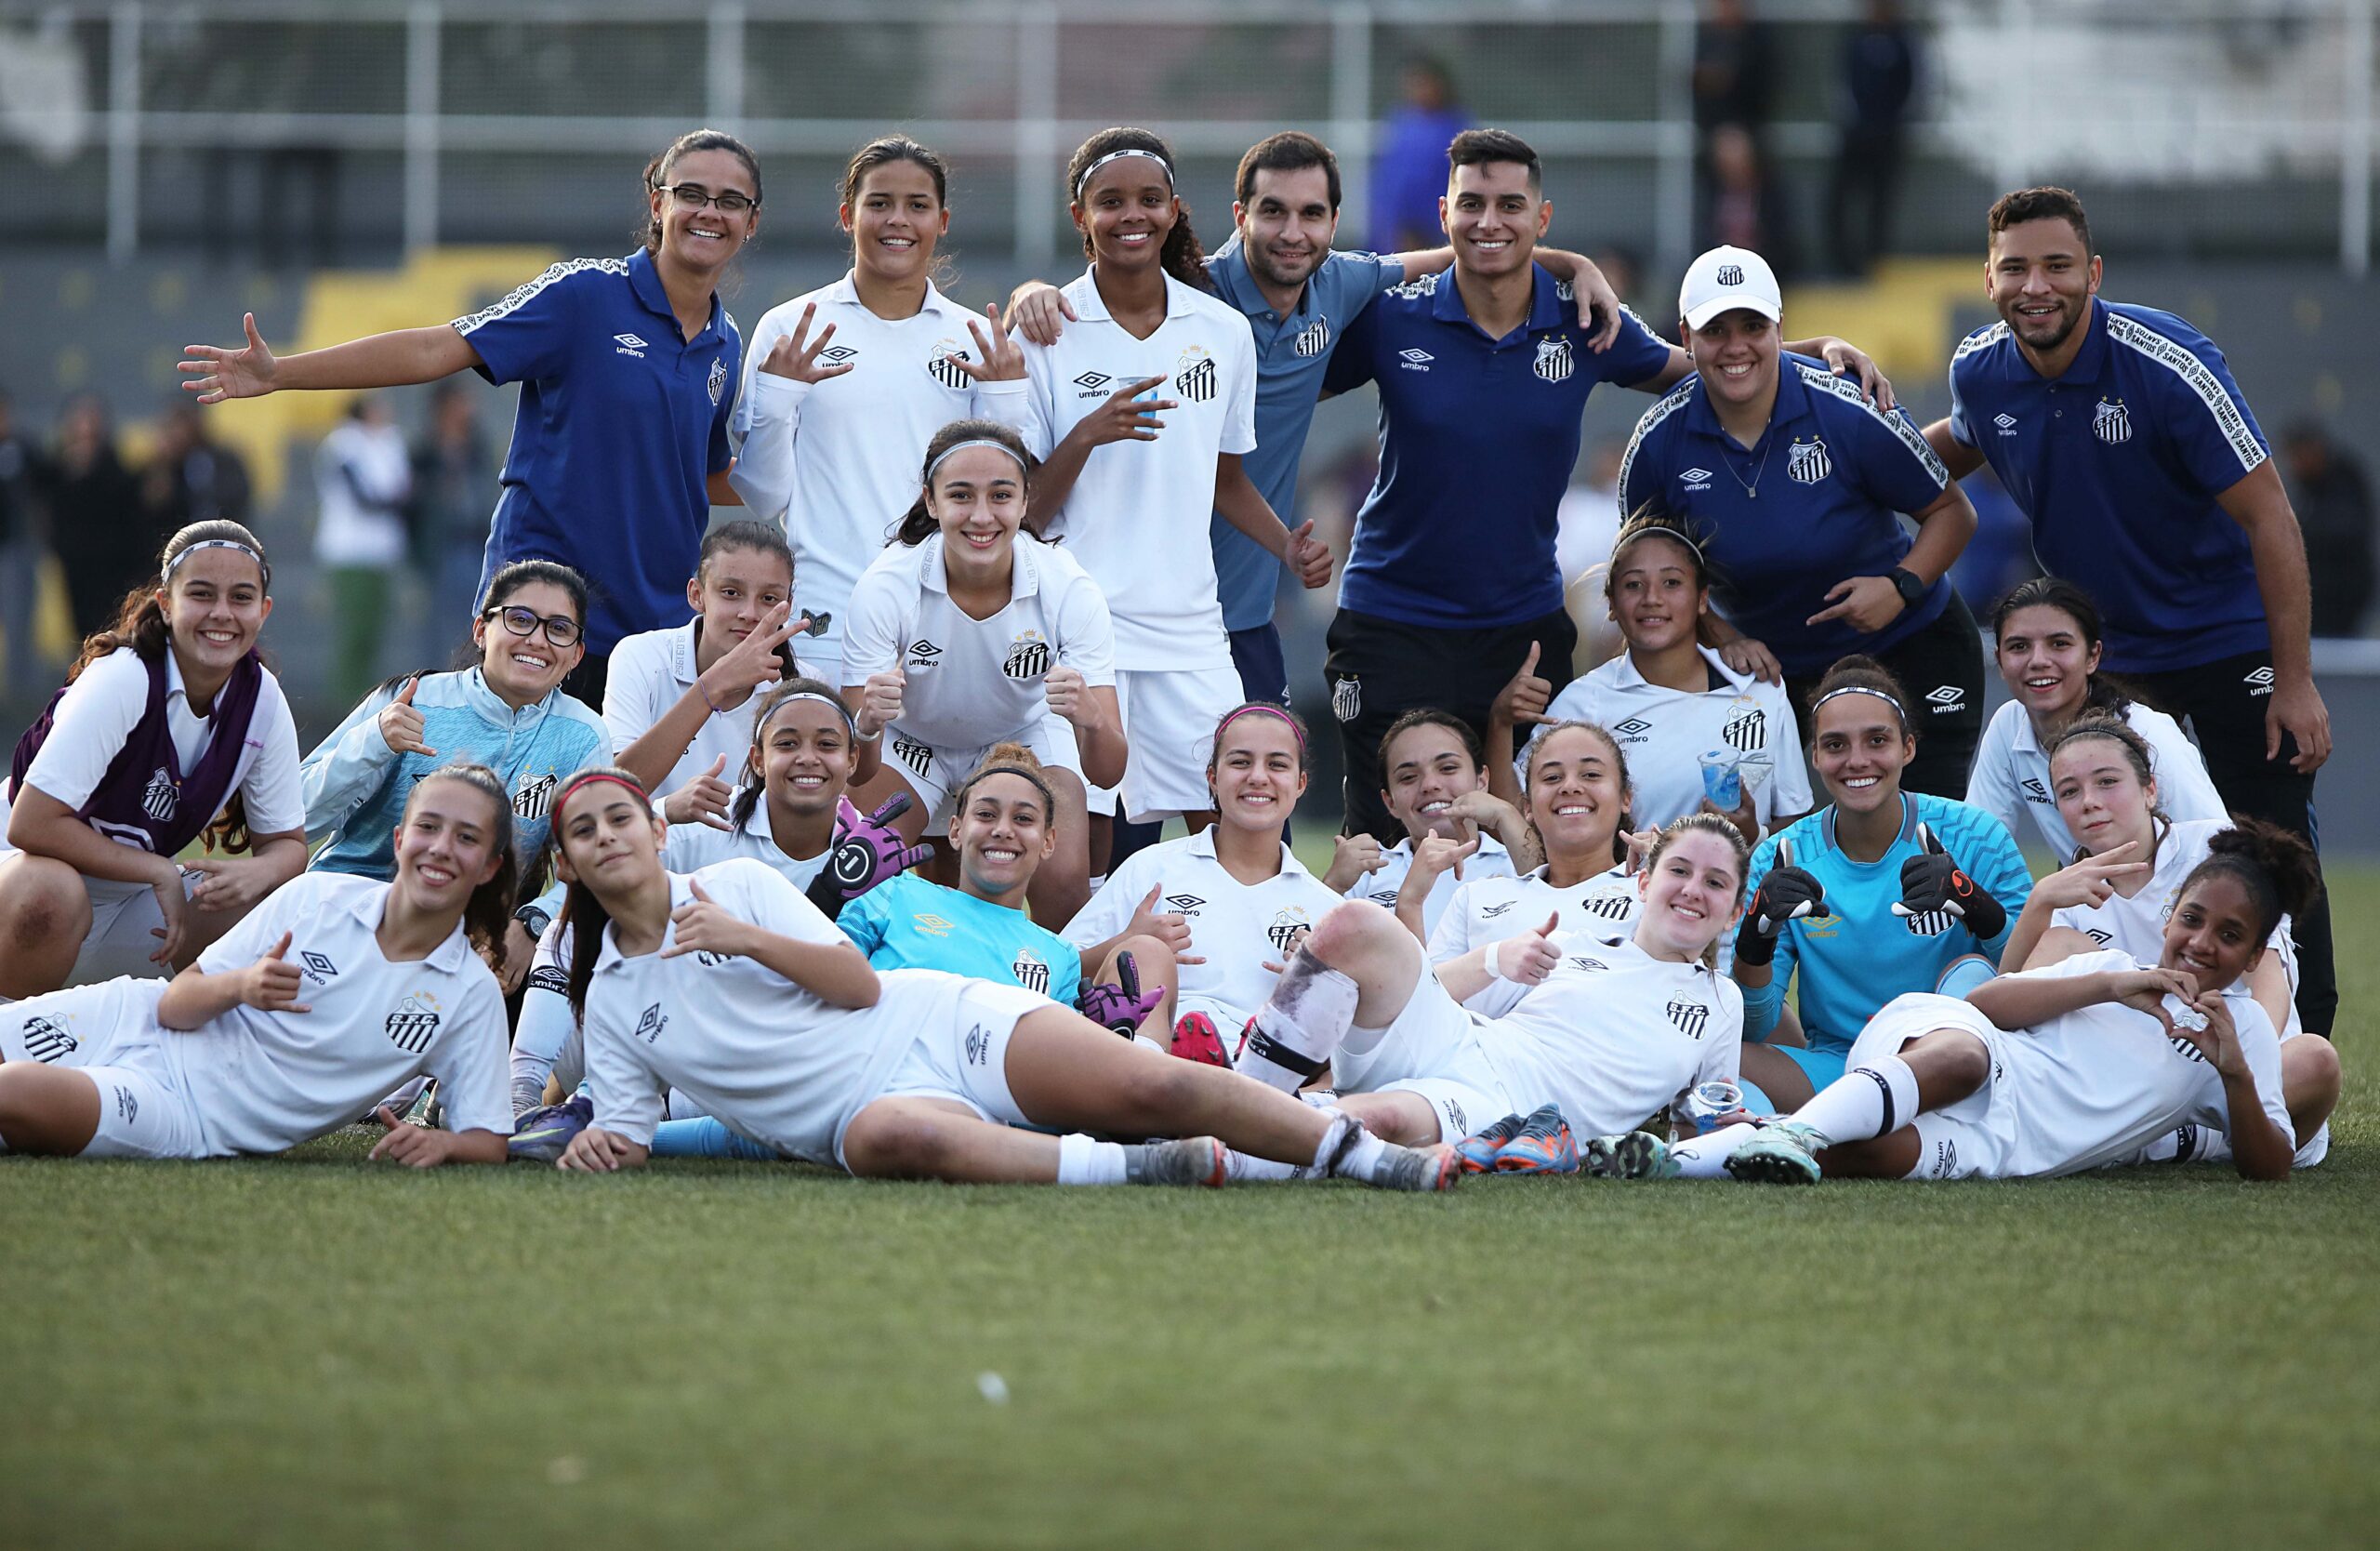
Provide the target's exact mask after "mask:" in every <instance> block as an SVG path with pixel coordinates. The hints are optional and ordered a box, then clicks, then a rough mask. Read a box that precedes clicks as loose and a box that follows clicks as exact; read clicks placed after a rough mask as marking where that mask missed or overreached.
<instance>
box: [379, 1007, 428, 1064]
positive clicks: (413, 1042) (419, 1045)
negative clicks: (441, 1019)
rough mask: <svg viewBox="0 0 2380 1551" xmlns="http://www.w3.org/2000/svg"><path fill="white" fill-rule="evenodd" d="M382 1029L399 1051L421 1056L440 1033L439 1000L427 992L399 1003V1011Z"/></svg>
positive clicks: (391, 1015) (394, 1013)
mask: <svg viewBox="0 0 2380 1551" xmlns="http://www.w3.org/2000/svg"><path fill="white" fill-rule="evenodd" d="M382 1027H385V1028H386V1029H387V1030H388V1032H389V1038H390V1039H391V1040H393V1041H396V1046H397V1048H398V1049H399V1050H401V1051H403V1052H404V1053H405V1054H408V1055H419V1054H421V1053H422V1052H423V1051H425V1050H428V1049H429V1048H430V1039H431V1038H432V1037H433V1036H434V1035H436V1034H437V1032H438V999H437V998H435V997H433V996H430V994H429V993H427V992H423V993H420V994H418V995H415V996H409V997H407V998H405V999H404V1000H403V1001H400V1002H398V1003H397V1010H396V1011H395V1012H393V1013H391V1014H389V1021H388V1022H387V1023H386V1024H384V1025H383V1026H382Z"/></svg>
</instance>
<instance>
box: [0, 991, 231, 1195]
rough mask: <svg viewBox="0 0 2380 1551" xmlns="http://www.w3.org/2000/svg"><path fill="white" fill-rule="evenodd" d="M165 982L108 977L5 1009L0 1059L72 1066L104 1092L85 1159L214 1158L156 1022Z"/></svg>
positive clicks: (0, 1017)
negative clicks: (97, 1124) (94, 1130)
mask: <svg viewBox="0 0 2380 1551" xmlns="http://www.w3.org/2000/svg"><path fill="white" fill-rule="evenodd" d="M164 995H165V981H162V980H129V979H121V980H110V981H105V982H102V983H101V984H99V985H97V986H77V987H74V988H72V989H69V990H63V991H52V992H50V993H49V994H48V995H46V996H35V997H27V998H25V999H24V1000H23V1001H13V1002H10V1003H8V1004H7V1006H5V1007H0V1063H6V1062H12V1061H37V1062H42V1063H44V1064H46V1065H49V1066H54V1067H70V1068H72V1069H73V1070H75V1071H79V1072H81V1073H82V1074H83V1075H84V1076H85V1077H87V1078H89V1079H90V1080H91V1081H92V1082H93V1083H94V1084H95V1085H96V1086H97V1087H98V1088H99V1130H98V1131H97V1132H96V1133H94V1134H93V1135H92V1137H91V1141H90V1145H89V1146H87V1147H85V1148H84V1149H83V1151H82V1153H81V1154H80V1156H81V1157H84V1158H205V1157H209V1156H211V1155H210V1154H209V1152H208V1150H207V1147H206V1137H205V1132H204V1131H203V1130H202V1129H201V1128H200V1126H199V1123H198V1110H197V1107H195V1106H194V1105H192V1102H191V1099H190V1094H189V1093H188V1091H187V1090H185V1089H184V1088H183V1086H182V1081H181V1077H180V1074H179V1072H178V1071H177V1070H176V1069H175V1067H174V1063H173V1058H172V1056H171V1054H170V1053H169V1052H168V1051H167V1049H166V1047H165V1041H167V1040H169V1039H172V1038H174V1037H175V1036H173V1035H171V1034H168V1033H166V1032H165V1031H164V1030H162V1029H160V1028H159V1027H157V1018H156V1012H157V1001H158V999H159V998H160V997H162V996H164Z"/></svg>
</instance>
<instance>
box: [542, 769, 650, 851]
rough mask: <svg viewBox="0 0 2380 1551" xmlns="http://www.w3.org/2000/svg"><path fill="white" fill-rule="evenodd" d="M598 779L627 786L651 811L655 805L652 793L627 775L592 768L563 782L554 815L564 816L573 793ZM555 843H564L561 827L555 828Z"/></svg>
mask: <svg viewBox="0 0 2380 1551" xmlns="http://www.w3.org/2000/svg"><path fill="white" fill-rule="evenodd" d="M598 781H610V782H612V783H613V784H614V785H615V786H623V787H626V788H628V790H630V791H632V792H634V793H636V794H637V796H638V797H639V798H641V799H642V800H643V802H644V805H645V808H646V809H647V811H650V810H651V809H652V807H653V797H652V794H651V793H649V792H647V791H646V790H645V789H643V788H642V787H641V786H638V785H637V784H636V783H635V782H634V781H631V780H629V779H628V777H627V776H625V775H613V774H612V773H611V772H610V771H608V770H590V771H588V772H586V773H585V774H584V775H574V776H572V777H571V778H570V780H568V781H567V782H565V783H564V784H563V786H562V791H561V792H560V793H559V794H558V795H556V797H555V798H554V805H553V808H552V810H551V811H552V813H553V815H554V816H555V817H556V818H560V817H561V816H562V804H563V803H564V802H569V801H570V797H571V793H573V792H575V791H576V790H577V789H579V788H581V787H591V786H593V785H594V784H595V783H596V782H598ZM554 844H555V845H556V846H557V847H559V846H560V845H561V844H562V830H561V829H559V828H557V829H555V830H554Z"/></svg>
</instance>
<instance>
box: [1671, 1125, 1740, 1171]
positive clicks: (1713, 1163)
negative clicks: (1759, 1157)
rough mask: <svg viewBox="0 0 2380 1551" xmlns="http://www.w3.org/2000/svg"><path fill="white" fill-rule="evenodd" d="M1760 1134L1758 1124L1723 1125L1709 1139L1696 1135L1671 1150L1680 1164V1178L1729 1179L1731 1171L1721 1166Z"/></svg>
mask: <svg viewBox="0 0 2380 1551" xmlns="http://www.w3.org/2000/svg"><path fill="white" fill-rule="evenodd" d="M1759 1134H1760V1128H1759V1127H1758V1126H1755V1125H1729V1126H1721V1127H1720V1128H1719V1129H1718V1130H1716V1131H1714V1132H1712V1133H1711V1134H1710V1135H1708V1136H1696V1137H1692V1138H1690V1139H1688V1140H1686V1141H1684V1142H1680V1143H1678V1144H1677V1145H1676V1146H1674V1147H1671V1148H1670V1161H1671V1162H1673V1163H1675V1164H1676V1165H1677V1173H1678V1177H1679V1178H1680V1179H1725V1178H1726V1177H1727V1171H1726V1169H1725V1168H1723V1167H1721V1165H1722V1164H1724V1163H1726V1161H1727V1155H1728V1154H1729V1153H1731V1152H1733V1151H1735V1150H1736V1149H1737V1148H1738V1147H1742V1146H1743V1145H1744V1144H1745V1143H1746V1142H1749V1141H1751V1140H1752V1138H1753V1137H1755V1136H1757V1135H1759Z"/></svg>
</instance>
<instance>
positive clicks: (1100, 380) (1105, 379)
mask: <svg viewBox="0 0 2380 1551" xmlns="http://www.w3.org/2000/svg"><path fill="white" fill-rule="evenodd" d="M1115 380H1116V379H1115V378H1112V377H1109V376H1108V375H1107V374H1106V373H1105V372H1085V373H1083V374H1082V376H1080V377H1078V378H1075V386H1076V387H1078V388H1079V389H1081V390H1082V391H1081V392H1079V393H1078V394H1076V395H1075V396H1076V397H1077V398H1083V399H1104V398H1105V397H1106V396H1107V389H1108V385H1109V384H1110V383H1112V382H1114V381H1115Z"/></svg>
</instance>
